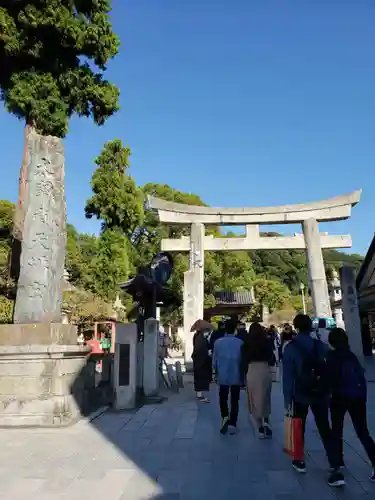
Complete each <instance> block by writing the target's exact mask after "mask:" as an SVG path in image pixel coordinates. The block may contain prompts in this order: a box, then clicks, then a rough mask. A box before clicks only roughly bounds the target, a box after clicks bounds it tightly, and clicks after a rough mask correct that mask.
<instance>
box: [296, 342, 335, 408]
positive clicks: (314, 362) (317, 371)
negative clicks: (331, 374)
mask: <svg viewBox="0 0 375 500" xmlns="http://www.w3.org/2000/svg"><path fill="white" fill-rule="evenodd" d="M319 343H320V341H319V340H315V339H314V347H313V350H312V352H310V351H307V349H304V348H303V347H302V346H301V345H299V343H298V342H296V341H295V342H294V346H295V347H296V349H298V351H299V352H300V353H301V355H302V357H303V362H302V370H301V373H300V374H299V376H298V377H297V380H296V385H297V387H298V391H299V392H300V393H302V394H304V395H306V396H308V397H309V398H311V399H312V400H313V401H319V400H320V399H321V398H322V397H324V395H325V394H327V391H328V384H327V364H326V360H325V359H322V358H321V356H320V355H319Z"/></svg>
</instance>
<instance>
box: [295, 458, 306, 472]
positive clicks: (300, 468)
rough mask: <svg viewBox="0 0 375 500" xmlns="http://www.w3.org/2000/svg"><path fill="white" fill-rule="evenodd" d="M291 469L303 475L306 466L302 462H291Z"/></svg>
mask: <svg viewBox="0 0 375 500" xmlns="http://www.w3.org/2000/svg"><path fill="white" fill-rule="evenodd" d="M292 467H293V469H294V470H296V471H297V472H299V473H300V474H304V473H305V472H306V464H305V462H304V461H303V460H293V462H292Z"/></svg>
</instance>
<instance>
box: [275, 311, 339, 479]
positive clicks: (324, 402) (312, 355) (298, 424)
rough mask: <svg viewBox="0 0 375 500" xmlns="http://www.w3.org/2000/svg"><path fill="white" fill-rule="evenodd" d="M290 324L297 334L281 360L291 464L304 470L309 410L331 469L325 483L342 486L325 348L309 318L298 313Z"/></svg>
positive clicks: (297, 468)
mask: <svg viewBox="0 0 375 500" xmlns="http://www.w3.org/2000/svg"><path fill="white" fill-rule="evenodd" d="M293 325H294V328H295V329H296V331H297V332H298V335H297V336H296V337H295V338H294V339H293V340H292V341H291V342H290V343H289V344H288V345H287V346H286V348H285V351H284V354H283V359H282V363H283V394H284V404H285V409H286V411H287V417H286V430H287V429H288V428H289V429H290V432H292V439H293V440H294V445H295V446H294V449H292V450H289V451H291V452H292V453H291V454H292V466H293V468H294V469H295V470H296V471H297V472H300V473H305V472H306V464H305V460H304V446H303V442H304V433H305V425H306V418H307V414H308V412H309V409H310V410H311V412H312V414H313V415H314V419H315V423H316V426H317V428H318V432H319V435H320V438H321V440H322V443H323V446H324V449H325V452H326V455H327V459H328V462H329V465H330V468H331V472H330V475H329V477H328V484H329V485H330V486H334V487H338V486H343V485H345V479H344V476H343V474H342V473H341V472H340V458H339V456H338V450H337V446H335V442H334V440H333V436H332V431H331V428H330V424H329V397H330V393H329V387H330V384H329V383H328V382H329V381H328V379H327V377H328V371H327V367H326V361H325V359H326V356H327V349H328V347H327V345H325V344H323V343H322V342H320V341H319V340H316V339H313V338H312V337H311V336H310V333H311V331H312V321H311V319H310V318H309V316H307V315H305V314H298V315H297V316H296V317H295V318H294V321H293ZM293 421H294V423H293ZM296 443H297V444H296Z"/></svg>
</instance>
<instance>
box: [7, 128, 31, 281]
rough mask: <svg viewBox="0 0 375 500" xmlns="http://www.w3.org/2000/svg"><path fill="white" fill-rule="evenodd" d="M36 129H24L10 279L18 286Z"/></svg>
mask: <svg viewBox="0 0 375 500" xmlns="http://www.w3.org/2000/svg"><path fill="white" fill-rule="evenodd" d="M33 129H34V127H33V125H32V124H31V123H26V125H25V129H24V141H23V155H22V164H21V170H20V178H19V185H18V200H17V203H16V208H15V211H14V218H13V244H12V250H11V258H10V277H11V279H12V280H14V281H15V283H16V285H17V282H18V278H19V275H20V258H21V246H22V234H23V225H24V221H25V202H26V197H27V170H28V163H29V136H30V133H31V132H32V131H33Z"/></svg>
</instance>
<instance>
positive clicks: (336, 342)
mask: <svg viewBox="0 0 375 500" xmlns="http://www.w3.org/2000/svg"><path fill="white" fill-rule="evenodd" d="M328 342H329V343H330V345H331V346H332V347H333V348H334V349H336V351H343V350H346V349H349V348H350V347H349V338H348V336H347V334H346V332H345V330H343V329H342V328H332V330H330V332H329V334H328Z"/></svg>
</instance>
